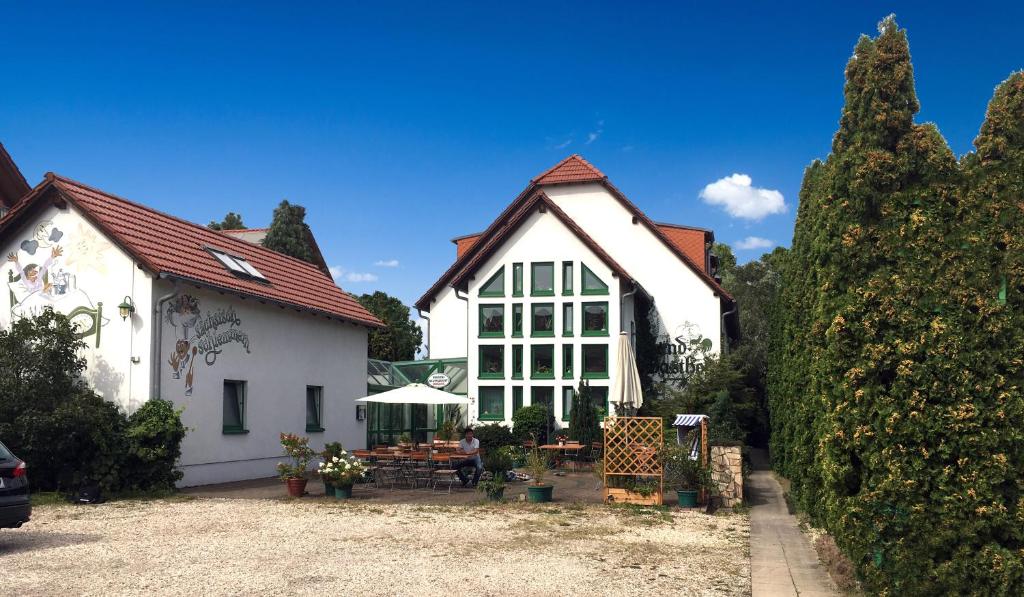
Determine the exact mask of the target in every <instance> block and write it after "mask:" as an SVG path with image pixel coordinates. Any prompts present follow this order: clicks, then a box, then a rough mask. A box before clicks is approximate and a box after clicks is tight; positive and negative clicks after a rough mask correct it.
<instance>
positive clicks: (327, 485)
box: [324, 481, 334, 497]
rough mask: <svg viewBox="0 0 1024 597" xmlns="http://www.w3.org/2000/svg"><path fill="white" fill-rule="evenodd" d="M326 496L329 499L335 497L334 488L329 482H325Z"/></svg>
mask: <svg viewBox="0 0 1024 597" xmlns="http://www.w3.org/2000/svg"><path fill="white" fill-rule="evenodd" d="M324 495H325V496H327V497H332V496H334V486H333V485H331V484H330V483H328V482H327V481H324Z"/></svg>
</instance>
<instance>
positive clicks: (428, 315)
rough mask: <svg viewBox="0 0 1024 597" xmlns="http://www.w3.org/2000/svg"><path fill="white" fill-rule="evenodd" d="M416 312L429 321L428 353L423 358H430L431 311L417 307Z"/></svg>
mask: <svg viewBox="0 0 1024 597" xmlns="http://www.w3.org/2000/svg"><path fill="white" fill-rule="evenodd" d="M416 314H417V315H419V317H420V319H422V320H424V321H426V322H427V342H426V346H427V354H425V355H423V358H425V359H429V358H430V313H427V312H425V311H424V310H423V309H420V308H417V309H416ZM467 325H469V324H468V322H467Z"/></svg>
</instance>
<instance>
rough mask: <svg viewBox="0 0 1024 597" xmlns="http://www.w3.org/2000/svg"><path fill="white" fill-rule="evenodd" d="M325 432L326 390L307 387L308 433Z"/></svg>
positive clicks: (318, 387) (320, 387)
mask: <svg viewBox="0 0 1024 597" xmlns="http://www.w3.org/2000/svg"><path fill="white" fill-rule="evenodd" d="M323 431H324V388H323V386H306V433H322V432H323Z"/></svg>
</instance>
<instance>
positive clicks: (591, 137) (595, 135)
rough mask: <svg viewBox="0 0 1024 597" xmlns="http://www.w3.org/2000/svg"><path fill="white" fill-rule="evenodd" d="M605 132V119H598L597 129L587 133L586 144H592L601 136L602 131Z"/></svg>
mask: <svg viewBox="0 0 1024 597" xmlns="http://www.w3.org/2000/svg"><path fill="white" fill-rule="evenodd" d="M603 132H604V120H598V121H597V130H593V131H590V132H589V133H587V141H586V145H590V144H591V143H593V142H594V141H597V138H598V137H600V136H601V133H603Z"/></svg>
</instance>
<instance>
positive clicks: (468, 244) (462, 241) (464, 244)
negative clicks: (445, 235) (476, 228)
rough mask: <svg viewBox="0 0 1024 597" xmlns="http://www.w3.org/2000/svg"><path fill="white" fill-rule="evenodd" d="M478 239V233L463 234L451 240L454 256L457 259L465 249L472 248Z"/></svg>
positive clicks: (463, 253) (464, 252)
mask: <svg viewBox="0 0 1024 597" xmlns="http://www.w3.org/2000/svg"><path fill="white" fill-rule="evenodd" d="M478 240H480V235H479V234H477V235H474V236H463V237H461V238H457V239H455V240H453V241H452V242H454V243H455V258H456V259H458V258H459V257H462V256H463V255H465V254H466V251H468V250H470V249H472V248H473V245H475V244H476V241H478Z"/></svg>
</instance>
